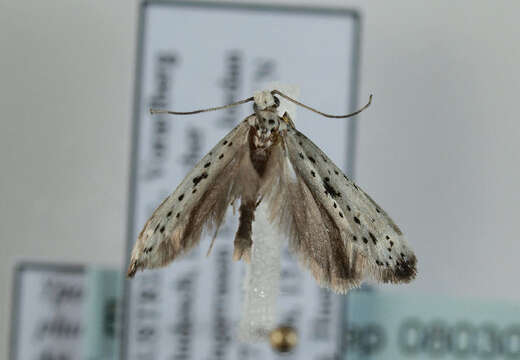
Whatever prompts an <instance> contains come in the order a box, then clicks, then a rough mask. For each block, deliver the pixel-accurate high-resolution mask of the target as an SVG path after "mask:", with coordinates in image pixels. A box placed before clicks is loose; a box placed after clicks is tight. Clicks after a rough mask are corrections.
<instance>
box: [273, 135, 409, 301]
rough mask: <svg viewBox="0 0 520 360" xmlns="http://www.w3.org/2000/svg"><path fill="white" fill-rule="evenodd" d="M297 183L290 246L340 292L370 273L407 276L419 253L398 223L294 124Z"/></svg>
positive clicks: (289, 146)
mask: <svg viewBox="0 0 520 360" xmlns="http://www.w3.org/2000/svg"><path fill="white" fill-rule="evenodd" d="M284 143H285V147H286V155H287V157H288V160H289V163H290V165H291V167H292V170H291V171H294V178H295V180H293V181H294V183H293V184H292V185H291V186H290V189H289V190H287V191H286V193H287V195H286V197H288V198H287V199H286V202H287V203H288V205H287V207H288V209H287V211H286V214H287V215H286V218H285V219H284V220H283V221H284V222H285V223H287V224H290V230H289V231H290V246H291V248H292V250H293V251H294V252H296V253H297V254H298V255H299V258H300V260H301V261H302V262H303V263H304V264H305V265H306V266H307V267H309V268H310V270H311V272H312V274H313V275H314V277H315V278H316V280H317V281H318V282H319V283H320V284H321V285H323V286H326V287H329V288H331V289H332V290H334V291H336V292H340V293H345V292H346V291H347V290H348V289H350V288H352V287H355V286H359V284H360V283H361V280H362V279H363V278H365V277H370V278H373V279H375V280H378V281H382V282H391V283H399V282H409V281H411V280H412V279H414V278H415V276H416V272H417V270H416V262H417V260H416V257H415V255H414V253H413V251H412V250H411V249H410V247H409V245H408V243H407V242H406V240H405V239H404V237H403V234H402V232H401V230H400V229H399V227H398V226H397V225H396V224H395V223H394V222H393V220H392V219H391V218H390V217H389V216H388V215H387V214H386V212H385V211H383V210H382V209H381V207H380V206H379V205H377V204H376V203H375V202H374V201H373V200H372V199H371V198H370V197H369V196H368V195H367V194H366V193H365V192H364V191H363V190H361V189H360V188H359V187H358V186H357V185H356V184H354V182H352V181H351V180H350V179H349V178H348V177H347V176H346V175H344V174H343V172H342V171H341V169H339V168H338V167H337V166H336V165H335V164H334V163H333V162H332V161H331V160H330V159H329V158H328V156H327V155H325V154H324V153H323V151H321V150H320V149H319V148H318V147H317V146H316V145H315V144H314V143H313V142H312V141H311V140H309V139H308V138H307V137H306V136H305V135H303V134H302V133H300V132H299V131H297V130H296V129H294V128H290V129H289V130H288V132H287V134H286V135H285V136H284Z"/></svg>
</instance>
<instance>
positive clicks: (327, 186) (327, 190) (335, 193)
mask: <svg viewBox="0 0 520 360" xmlns="http://www.w3.org/2000/svg"><path fill="white" fill-rule="evenodd" d="M327 179H328V180H330V179H329V178H328V177H326V178H325V181H323V187H325V193H327V194H329V195H330V196H332V197H333V198H335V197H338V196H341V194H340V193H339V192H338V191H336V189H334V187H332V185H331V184H330V183H329V182H328V180H327Z"/></svg>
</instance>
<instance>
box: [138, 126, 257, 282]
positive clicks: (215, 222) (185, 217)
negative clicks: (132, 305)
mask: <svg viewBox="0 0 520 360" xmlns="http://www.w3.org/2000/svg"><path fill="white" fill-rule="evenodd" d="M247 120H248V119H246V120H244V121H243V122H242V123H240V124H239V125H238V126H237V127H235V128H234V129H233V130H231V132H229V133H228V134H227V135H226V136H225V137H224V138H223V139H222V140H221V141H219V142H218V144H217V145H216V146H215V147H214V148H213V149H212V150H211V151H210V152H209V153H208V154H207V155H206V156H204V157H203V158H202V160H200V161H199V163H198V164H197V165H195V167H194V168H193V169H192V170H191V171H190V172H189V173H188V175H186V177H185V178H184V180H183V181H182V182H181V183H180V185H179V186H178V187H177V189H175V191H174V192H173V193H172V194H171V195H170V196H168V197H167V198H166V199H165V200H164V201H163V203H162V204H161V205H160V206H159V207H158V208H157V209H156V210H155V211H154V212H153V214H152V216H151V217H150V219H148V221H147V222H146V224H145V225H144V228H143V230H142V231H141V233H140V234H139V237H138V239H137V242H136V243H135V245H134V248H133V250H132V255H131V259H130V266H129V268H128V276H129V277H133V276H134V275H135V273H136V271H137V270H139V269H145V268H156V267H161V266H165V265H167V264H168V263H170V262H171V261H172V260H174V259H175V258H176V257H177V256H179V255H181V254H183V253H185V252H186V251H188V250H189V249H191V248H193V247H194V246H195V245H197V244H198V242H199V240H200V236H201V233H202V231H203V230H204V229H205V228H206V229H210V228H215V227H218V226H219V225H220V224H221V223H222V221H223V220H224V216H225V213H226V209H227V207H228V206H229V204H230V203H231V202H232V201H233V200H234V199H235V198H236V197H237V191H235V188H236V187H235V186H234V185H235V184H236V181H237V178H238V176H237V175H238V174H239V170H240V166H241V159H242V158H243V157H244V156H245V155H246V154H248V143H247V139H248V138H247V136H248V131H249V124H248V121H247Z"/></svg>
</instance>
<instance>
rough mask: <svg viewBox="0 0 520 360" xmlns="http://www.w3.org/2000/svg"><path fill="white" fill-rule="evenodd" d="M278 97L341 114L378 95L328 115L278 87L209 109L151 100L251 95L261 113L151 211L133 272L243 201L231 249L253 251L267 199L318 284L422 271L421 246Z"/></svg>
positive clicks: (186, 245) (167, 258) (195, 238)
mask: <svg viewBox="0 0 520 360" xmlns="http://www.w3.org/2000/svg"><path fill="white" fill-rule="evenodd" d="M279 97H282V98H284V99H286V100H288V101H292V102H294V103H296V104H297V105H299V106H303V107H305V108H306V109H309V110H312V111H314V112H316V113H318V114H321V115H323V116H326V117H334V118H346V117H350V116H353V115H356V114H358V113H360V112H361V111H363V110H364V109H365V108H367V107H368V106H369V105H370V102H371V100H372V96H371V97H370V100H369V102H368V103H367V104H366V105H365V106H364V107H363V108H361V109H360V110H358V111H356V112H354V113H352V114H348V115H329V114H325V113H322V112H320V111H318V110H315V109H313V108H311V107H309V106H307V105H304V104H302V103H300V102H298V101H296V100H294V99H292V98H291V97H289V96H287V95H285V94H283V93H282V92H280V91H278V90H273V91H263V92H260V93H257V94H255V95H254V96H253V97H250V98H248V99H245V100H241V101H239V102H236V103H233V104H229V105H225V106H221V107H216V108H210V109H204V110H196V111H191V112H174V111H167V110H159V111H157V110H152V112H153V113H169V114H177V115H179V114H181V115H186V114H196V113H200V112H204V111H212V110H218V109H222V108H226V107H229V106H235V105H239V104H243V103H246V102H250V101H252V102H253V113H252V114H251V115H249V116H247V117H246V118H245V119H244V120H243V121H242V122H241V123H240V124H238V126H236V127H235V128H234V129H233V130H231V131H230V132H229V133H228V134H227V135H226V136H225V137H224V138H223V139H222V140H221V141H219V143H218V144H217V145H216V146H215V147H213V149H211V151H210V152H209V153H208V154H207V155H206V156H204V157H203V158H202V160H200V161H199V163H198V164H197V165H196V166H195V167H194V168H193V169H192V170H191V171H190V172H189V173H188V174H187V175H186V177H185V178H184V180H183V181H182V182H181V184H180V185H179V186H178V187H177V189H175V191H174V192H173V193H172V194H171V195H170V196H168V197H167V198H166V199H165V200H164V201H163V202H162V204H161V205H159V207H158V208H157V209H156V210H155V211H154V212H153V214H152V216H151V217H150V219H149V220H148V221H147V222H146V224H145V225H144V228H143V230H142V231H141V233H140V234H139V236H138V239H137V242H136V244H135V246H134V248H133V250H132V254H131V259H130V265H129V268H128V276H129V277H133V276H134V275H135V273H136V271H137V270H139V269H147V268H157V267H161V266H165V265H167V264H168V263H170V262H171V261H173V260H174V259H176V258H177V257H178V256H180V255H182V254H184V253H186V252H188V251H189V250H190V249H192V248H193V247H194V246H196V245H197V244H198V242H199V240H200V237H201V234H202V233H203V231H215V236H216V232H217V231H218V228H219V226H220V225H221V224H222V222H223V220H224V218H225V214H226V210H227V209H228V207H229V206H230V205H233V207H235V205H238V202H240V206H239V209H238V212H239V225H238V229H237V231H236V234H235V238H234V253H233V259H234V260H240V259H243V260H245V261H250V258H251V248H252V246H254V244H253V242H252V237H251V235H252V234H251V231H252V223H253V221H254V220H255V210H256V208H257V206H258V205H259V204H260V203H261V202H266V203H267V206H268V213H269V220H270V222H271V224H272V226H277V227H278V229H279V231H282V232H284V233H285V234H286V235H287V238H288V242H289V247H290V250H291V251H292V252H293V253H294V254H295V255H296V256H297V258H298V259H299V262H300V263H301V264H302V265H303V266H304V267H306V268H308V269H309V270H310V272H311V273H312V275H313V276H314V278H315V279H316V281H317V282H318V284H319V285H321V286H324V287H327V288H329V289H331V290H333V291H335V292H338V293H346V292H347V291H348V290H349V289H350V288H352V287H356V286H359V285H360V283H361V282H362V280H364V279H365V278H371V279H374V280H376V281H380V282H385V283H388V282H389V283H401V282H404V283H407V282H409V281H411V280H412V279H414V278H415V276H416V273H417V269H416V263H417V260H416V256H415V255H414V253H413V251H412V250H411V249H410V247H409V245H408V244H407V242H406V240H405V239H404V237H403V233H402V232H401V230H400V229H399V227H398V226H397V225H396V224H395V223H394V221H392V219H391V218H390V217H389V216H388V215H387V213H386V212H385V211H384V210H383V209H382V208H381V207H380V206H379V205H378V204H377V203H376V202H375V201H374V200H372V198H371V197H370V196H368V195H367V194H366V193H365V192H364V191H363V190H362V189H361V188H360V187H359V186H357V185H356V184H355V183H354V182H353V181H352V180H351V179H350V178H349V177H347V176H346V175H345V174H344V173H343V172H342V171H341V170H340V168H338V167H337V166H336V165H335V164H334V163H333V162H332V161H331V160H330V158H329V157H328V156H327V155H326V154H325V153H324V152H323V151H321V150H320V148H319V147H318V146H316V145H315V144H314V143H313V142H312V141H311V140H309V139H308V138H307V137H306V136H305V135H304V134H302V133H301V132H300V131H298V130H297V129H296V127H295V125H294V123H293V121H292V120H291V118H290V117H289V115H288V114H287V113H284V114H283V115H281V116H280V115H279V114H278V110H277V108H278V106H279V104H280V99H279ZM215 236H214V237H213V241H214V240H215ZM212 244H213V242H212ZM210 249H211V246H210ZM208 253H209V252H208Z"/></svg>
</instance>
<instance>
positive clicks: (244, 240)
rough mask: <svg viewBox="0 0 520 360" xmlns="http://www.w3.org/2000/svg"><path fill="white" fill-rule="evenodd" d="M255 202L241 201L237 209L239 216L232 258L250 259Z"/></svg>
mask: <svg viewBox="0 0 520 360" xmlns="http://www.w3.org/2000/svg"><path fill="white" fill-rule="evenodd" d="M255 209H256V202H255V201H254V200H253V201H243V202H242V204H241V205H240V208H239V209H238V211H239V212H240V218H239V220H238V230H237V232H236V234H235V242H234V245H235V250H234V252H233V260H235V261H237V260H240V259H244V260H245V261H246V262H250V261H251V245H253V240H251V232H252V227H253V220H254V219H255Z"/></svg>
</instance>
